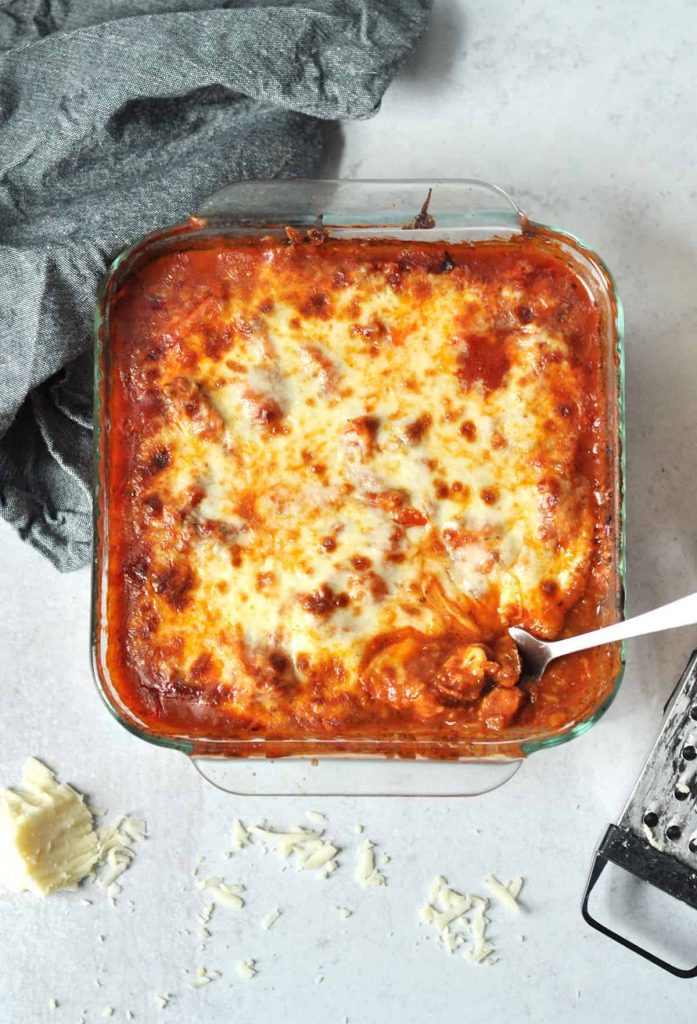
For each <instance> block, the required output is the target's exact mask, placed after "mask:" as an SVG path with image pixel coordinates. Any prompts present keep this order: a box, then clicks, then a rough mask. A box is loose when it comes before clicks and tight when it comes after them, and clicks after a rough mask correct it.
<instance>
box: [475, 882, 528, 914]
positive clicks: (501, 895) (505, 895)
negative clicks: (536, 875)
mask: <svg viewBox="0 0 697 1024" xmlns="http://www.w3.org/2000/svg"><path fill="white" fill-rule="evenodd" d="M484 884H485V885H486V887H487V888H488V890H489V892H490V893H491V895H492V896H494V897H495V899H497V900H498V901H499V903H501V904H502V906H504V907H506V909H507V910H510V911H512V913H514V914H517V913H519V911H520V907H519V905H518V903H517V901H516V897H517V896H518V894H519V893H520V890H521V889H522V888H523V880H522V878H516V879H514V881H513V882H511V884H510V886H506V885H504V884H503V882H499V880H498V878H496V876H495V875H487V876H486V878H485V879H484ZM514 893H515V896H514V895H513V894H514Z"/></svg>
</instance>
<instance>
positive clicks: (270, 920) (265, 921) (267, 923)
mask: <svg viewBox="0 0 697 1024" xmlns="http://www.w3.org/2000/svg"><path fill="white" fill-rule="evenodd" d="M280 916H281V911H280V910H279V909H278V908H276V909H275V910H270V911H269V912H268V914H266V915H265V916H264V917H262V919H261V921H260V922H259V923H260V925H261V927H262V928H263V929H264V931H268V930H269V928H270V927H271V926H272V925H273V924H275V922H276V921H278V919H279V917H280Z"/></svg>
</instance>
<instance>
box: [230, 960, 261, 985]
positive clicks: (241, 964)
mask: <svg viewBox="0 0 697 1024" xmlns="http://www.w3.org/2000/svg"><path fill="white" fill-rule="evenodd" d="M235 970H236V971H237V973H238V974H239V976H240V978H244V979H245V980H246V981H248V980H249V979H250V978H253V977H255V975H256V974H257V973H258V971H257V969H256V960H239V961H238V962H237V963H236V964H235Z"/></svg>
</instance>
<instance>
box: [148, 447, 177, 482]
mask: <svg viewBox="0 0 697 1024" xmlns="http://www.w3.org/2000/svg"><path fill="white" fill-rule="evenodd" d="M171 463H172V453H171V452H170V450H169V448H165V447H164V446H162V447H160V448H156V449H155V451H154V452H153V453H152V456H151V458H150V461H149V462H148V464H147V467H146V469H147V472H148V474H149V475H150V476H154V475H155V474H156V473H160V472H161V471H162V470H163V469H167V467H168V466H169V465H171Z"/></svg>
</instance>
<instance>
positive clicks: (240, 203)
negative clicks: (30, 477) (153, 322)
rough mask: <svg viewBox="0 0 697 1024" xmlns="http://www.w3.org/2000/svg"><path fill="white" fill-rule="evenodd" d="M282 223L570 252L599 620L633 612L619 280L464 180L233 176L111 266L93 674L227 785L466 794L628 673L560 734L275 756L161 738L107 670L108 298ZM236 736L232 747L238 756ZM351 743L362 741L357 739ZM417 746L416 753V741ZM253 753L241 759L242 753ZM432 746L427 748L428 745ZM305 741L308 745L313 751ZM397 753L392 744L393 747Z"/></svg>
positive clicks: (101, 361) (277, 751) (97, 479)
mask: <svg viewBox="0 0 697 1024" xmlns="http://www.w3.org/2000/svg"><path fill="white" fill-rule="evenodd" d="M287 226H291V227H296V228H298V229H302V230H307V229H309V228H313V227H319V226H323V227H325V228H329V229H330V230H331V234H332V236H334V237H356V238H357V237H366V236H369V237H394V236H395V235H397V236H398V237H399V238H400V239H402V238H403V239H407V238H413V239H419V240H423V241H426V240H434V241H435V240H445V241H465V242H466V241H482V240H486V239H492V238H510V237H512V236H514V235H518V234H521V233H524V232H536V233H538V232H543V233H544V234H545V235H546V236H548V237H550V238H551V239H553V241H554V244H555V245H556V246H557V248H558V249H559V250H561V252H562V254H563V255H566V256H568V257H569V259H570V260H571V261H572V262H573V264H574V266H575V269H576V270H577V271H578V273H579V274H580V275H581V277H582V279H583V280H584V282H585V284H586V286H587V287H588V288H589V290H590V292H591V294H592V295H593V297H594V299H595V301H596V302H597V304H598V308H599V310H600V313H601V321H602V325H603V331H602V334H603V338H602V341H603V353H602V357H603V363H604V367H603V369H604V382H605V389H606V394H605V400H606V408H607V442H608V451H609V474H610V479H609V483H610V490H611V493H612V496H613V501H614V508H613V509H612V510H611V512H612V515H613V524H614V527H613V529H614V535H613V537H612V551H611V556H612V573H611V578H610V582H609V590H608V594H607V596H606V599H605V601H604V603H603V605H602V607H599V608H598V620H599V625H604V624H607V623H610V622H614V621H617V620H618V619H620V618H622V615H623V607H624V490H623V488H624V482H623V468H624V455H623V442H624V365H623V320H622V307H621V302H620V300H619V297H618V295H617V293H616V289H615V287H614V283H613V280H612V277H611V275H610V273H609V271H608V270H607V268H606V267H605V266H604V264H603V263H602V261H601V260H600V258H599V257H598V256H597V255H596V254H595V253H594V252H592V251H591V250H590V249H588V248H587V247H586V246H585V245H584V244H583V243H582V242H581V241H580V240H579V239H577V238H575V237H574V236H572V235H569V234H567V233H564V232H561V231H558V230H556V229H552V228H548V227H545V226H543V225H539V224H532V223H531V222H530V221H528V219H527V218H526V217H525V215H524V214H523V213H522V211H521V210H520V209H519V208H518V207H517V206H516V204H515V203H514V202H513V201H512V200H511V199H510V198H509V197H508V196H507V195H506V193H505V192H503V191H502V190H501V189H499V188H496V187H495V186H493V185H489V184H487V183H485V182H481V181H476V180H472V179H468V180H437V179H433V180H428V181H426V180H408V181H329V180H324V181H256V182H240V183H236V184H233V185H229V186H227V187H226V188H224V189H223V190H222V191H220V192H218V193H216V194H215V195H214V196H212V197H210V198H209V199H207V200H206V201H205V202H204V203H203V204H202V206H201V208H200V210H199V211H198V213H197V215H196V216H195V217H193V218H192V219H191V220H190V221H189V222H187V223H186V224H182V225H179V226H176V227H173V228H171V229H168V230H166V231H163V232H159V233H156V234H153V235H149V236H147V237H146V238H144V239H142V240H141V241H140V242H138V243H137V244H136V245H134V246H132V247H130V248H129V249H127V250H125V251H124V252H122V253H121V254H120V255H119V256H118V257H117V258H116V260H115V261H114V262H113V264H112V266H111V268H110V270H109V273H108V275H107V278H106V281H105V283H104V287H103V290H102V293H101V296H100V300H99V303H98V307H97V313H96V345H95V403H94V409H95V431H94V439H95V473H94V512H95V545H94V563H93V607H92V612H93V615H92V662H93V669H94V675H95V680H96V682H97V686H98V688H99V691H100V693H101V695H102V697H103V698H104V700H105V702H106V704H107V706H108V708H109V709H110V710H111V711H112V713H113V714H114V715H115V716H116V717H117V719H118V720H119V721H120V722H121V723H122V724H123V725H124V726H125V727H126V728H127V729H128V730H129V731H131V732H133V733H135V734H136V735H138V736H140V737H141V738H143V739H146V740H149V741H150V742H153V743H157V744H160V745H162V746H166V747H171V748H174V749H178V750H180V751H182V752H184V753H185V754H187V755H189V756H190V757H191V758H192V760H193V761H194V763H195V764H196V767H197V768H198V769H199V770H200V771H201V772H202V774H204V775H205V776H206V777H207V778H209V780H210V781H212V782H213V783H214V784H215V785H218V786H220V787H221V788H224V789H227V790H230V791H234V792H238V793H259V794H267V795H271V794H285V793H295V794H302V793H307V794H312V795H318V794H322V793H326V794H352V793H364V794H376V795H377V794H386V795H387V794H391V793H400V794H407V793H413V794H417V795H418V794H423V795H426V794H428V795H435V794H439V795H457V794H471V793H479V792H484V791H486V790H488V789H491V788H494V787H495V786H497V785H500V784H501V783H502V782H504V781H506V780H507V779H508V778H510V777H511V776H512V775H513V774H514V773H515V771H516V770H517V768H518V767H519V765H520V763H521V761H522V759H523V758H525V757H526V756H527V755H529V754H530V753H532V752H534V751H535V750H539V749H541V748H543V747H549V746H555V745H557V744H559V743H563V742H565V741H567V740H569V739H571V738H573V737H574V736H578V735H580V734H581V733H582V732H585V730H586V729H588V728H590V726H591V725H592V724H593V723H594V722H596V721H597V720H598V719H599V718H600V717H601V715H602V714H603V712H604V711H605V710H606V709H607V708H608V707H609V705H610V703H611V702H612V700H613V698H614V696H615V694H616V692H617V689H618V687H619V684H620V681H621V678H622V673H623V667H624V652H623V651H621V653H620V661H619V670H618V672H617V674H616V676H615V678H614V679H612V680H610V682H609V683H608V685H606V686H604V687H599V692H598V693H597V695H596V699H595V700H594V703H593V705H592V707H591V708H590V709H589V711H588V714H587V715H586V716H585V717H584V718H582V719H581V720H576V721H570V722H568V723H566V724H565V725H564V726H563V727H562V728H560V729H558V730H556V731H554V732H545V733H534V734H526V733H524V732H523V731H520V732H519V734H517V735H516V734H509V735H507V736H506V737H505V738H497V737H492V738H490V739H489V738H487V739H481V740H472V739H467V740H464V741H462V742H452V743H449V744H448V745H447V750H445V751H444V750H443V745H442V744H441V745H439V750H438V752H437V754H436V757H435V758H434V750H433V747H434V744H433V743H432V741H424V740H415V741H413V744H411V745H410V747H409V750H408V753H407V755H406V757H405V752H404V741H403V740H402V741H400V742H399V748H400V750H399V754H400V756H399V758H396V757H390V755H389V753H388V754H387V755H385V753H384V750H385V748H386V747H387V748H388V749H389V742H386V741H385V740H380V741H375V742H376V743H377V742H379V743H380V747H381V748H382V753H380V754H376V755H374V754H372V753H371V751H370V744H366V743H362V744H361V753H360V755H357V756H355V755H348V754H346V753H345V752H342V749H341V748H342V745H343V744H345V742H346V741H343V742H342V740H341V739H336V740H317V741H315V742H314V743H313V742H312V741H309V742H305V741H303V754H302V756H296V754H295V752H294V745H293V742H292V741H289V742H288V743H287V744H285V745H284V741H278V740H275V741H274V743H273V758H270V757H269V756H268V753H269V748H268V746H266V751H265V741H264V740H263V739H261V740H259V739H257V740H247V741H243V742H241V741H236V740H232V741H230V740H221V739H210V740H207V739H201V738H199V737H191V736H186V735H181V736H179V735H177V736H171V735H158V734H156V733H154V732H153V731H152V730H151V729H150V728H149V727H148V726H147V725H146V724H145V723H143V722H140V721H139V720H138V719H137V718H136V717H135V716H134V714H133V712H131V711H130V709H129V708H128V707H126V706H125V705H124V704H123V702H122V701H121V699H120V697H119V694H118V692H117V691H116V688H115V686H114V685H113V684H112V681H111V680H110V678H109V672H108V670H107V666H106V658H105V645H106V642H107V621H106V588H107V583H108V576H107V565H108V549H109V535H108V515H107V513H108V503H109V494H108V489H107V488H106V487H105V480H106V464H107V463H106V460H107V458H108V446H109V381H110V358H109V357H110V352H109V336H110V324H109V309H110V300H111V298H112V296H113V295H114V294H115V292H116V290H117V289H118V288H119V286H120V283H121V282H122V281H123V280H124V278H125V276H126V275H127V274H128V273H129V272H130V271H131V270H132V269H133V267H134V266H135V265H136V264H137V263H139V262H140V261H141V260H143V259H149V258H151V257H152V255H153V254H154V253H157V252H158V251H159V250H164V249H169V248H171V247H172V246H173V245H174V246H177V245H182V246H186V245H188V244H189V242H195V240H196V239H203V238H205V237H209V236H216V235H217V236H220V235H226V236H229V237H236V236H238V237H239V236H245V235H246V236H250V235H273V234H277V235H279V236H282V235H283V234H284V232H285V228H286V227H287ZM232 744H234V746H235V748H236V750H235V755H236V756H232V757H231V756H230V747H231V745H232ZM354 746H355V744H354ZM412 746H413V750H412V749H411V747H412ZM241 747H242V748H246V749H244V755H245V756H242V757H241V756H239V750H240V748H241ZM429 748H431V749H429ZM308 749H310V753H307V750H308ZM395 753H397V751H395Z"/></svg>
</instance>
